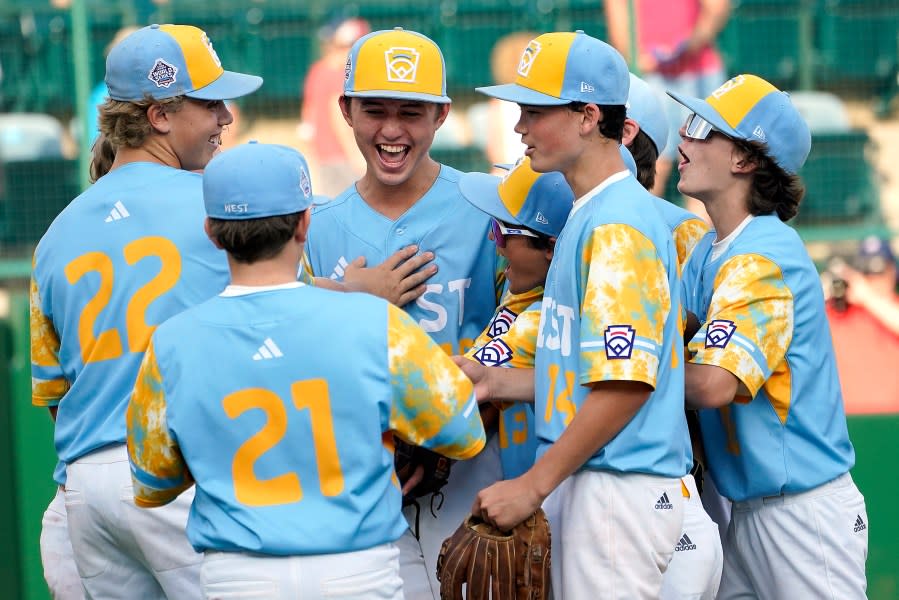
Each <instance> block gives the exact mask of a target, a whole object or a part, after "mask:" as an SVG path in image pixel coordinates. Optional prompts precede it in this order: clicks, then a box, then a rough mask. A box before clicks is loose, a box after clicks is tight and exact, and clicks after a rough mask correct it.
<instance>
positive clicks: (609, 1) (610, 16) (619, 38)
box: [603, 0, 631, 64]
mask: <svg viewBox="0 0 899 600" xmlns="http://www.w3.org/2000/svg"><path fill="white" fill-rule="evenodd" d="M603 7H604V9H605V14H606V28H607V29H608V32H609V43H610V44H611V45H612V46H614V47H615V49H616V50H618V52H620V53H621V55H622V56H623V57H624V59H625V60H626V61H627V62H628V64H631V32H630V20H629V16H628V0H606V1H605V2H604V4H603Z"/></svg>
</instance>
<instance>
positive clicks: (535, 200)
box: [459, 157, 574, 237]
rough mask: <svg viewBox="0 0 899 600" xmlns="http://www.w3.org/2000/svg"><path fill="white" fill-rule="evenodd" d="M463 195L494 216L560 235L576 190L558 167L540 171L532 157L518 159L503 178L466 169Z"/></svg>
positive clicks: (546, 233) (532, 228)
mask: <svg viewBox="0 0 899 600" xmlns="http://www.w3.org/2000/svg"><path fill="white" fill-rule="evenodd" d="M459 191H461V192H462V196H463V197H464V198H465V199H466V200H468V201H469V202H470V203H472V204H473V205H474V206H475V207H477V208H479V209H481V210H482V211H484V212H485V213H487V214H488V215H490V216H491V217H493V218H495V219H499V220H500V221H503V222H504V223H510V224H513V225H518V226H521V227H525V228H527V229H530V230H532V231H536V232H538V233H542V234H543V235H547V236H552V237H558V235H559V233H560V232H561V231H562V227H563V226H564V225H565V221H566V220H567V219H568V213H570V212H571V207H572V205H573V204H574V193H573V192H572V191H571V188H570V187H569V186H568V182H566V181H565V177H563V176H562V174H561V173H559V172H557V171H552V172H550V173H537V172H536V171H534V170H533V169H532V168H531V159H530V158H528V157H524V158H521V159H519V161H518V162H517V163H515V165H514V166H512V168H511V170H510V171H509V172H508V173H506V174H505V175H504V176H503V177H502V178H500V177H497V176H496V175H488V174H486V173H465V174H463V175H462V177H461V178H460V179H459Z"/></svg>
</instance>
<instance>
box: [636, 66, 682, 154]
mask: <svg viewBox="0 0 899 600" xmlns="http://www.w3.org/2000/svg"><path fill="white" fill-rule="evenodd" d="M630 80H631V86H630V92H629V93H628V96H627V104H626V105H625V106H626V107H627V117H628V118H629V119H633V120H634V121H636V122H637V125H639V126H640V131H642V132H643V133H645V134H646V135H647V136H648V137H649V139H650V140H651V141H652V143H653V144H655V147H656V151H657V152H658V153H659V154H661V153H662V152H664V151H665V146H667V145H668V117H667V115H666V113H665V106H664V105H663V104H662V98H660V97H659V95H658V94H657V93H656V92H655V91H654V90H653V89H652V88H651V87H649V84H648V83H646V82H645V81H643V80H642V79H640V78H639V77H637V76H636V75H634V74H633V73H631V74H630ZM665 100H667V101H668V102H671V101H670V100H668V99H667V98H666V99H665ZM632 160H633V159H632Z"/></svg>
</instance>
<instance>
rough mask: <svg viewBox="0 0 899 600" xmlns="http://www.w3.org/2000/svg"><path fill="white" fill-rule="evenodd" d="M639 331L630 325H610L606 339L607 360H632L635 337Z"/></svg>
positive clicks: (606, 332) (605, 335) (605, 334)
mask: <svg viewBox="0 0 899 600" xmlns="http://www.w3.org/2000/svg"><path fill="white" fill-rule="evenodd" d="M636 334H637V331H636V330H635V329H634V328H633V327H631V326H630V325H609V326H608V327H607V328H606V330H605V332H604V334H603V335H604V337H605V341H606V358H607V359H609V360H613V359H619V358H630V357H631V353H632V352H633V351H634V337H635V336H636Z"/></svg>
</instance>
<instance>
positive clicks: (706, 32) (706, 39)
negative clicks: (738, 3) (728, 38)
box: [684, 0, 730, 54]
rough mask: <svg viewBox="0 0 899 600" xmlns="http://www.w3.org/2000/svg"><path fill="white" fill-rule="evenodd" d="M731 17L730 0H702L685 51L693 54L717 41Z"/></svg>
mask: <svg viewBox="0 0 899 600" xmlns="http://www.w3.org/2000/svg"><path fill="white" fill-rule="evenodd" d="M729 17H730V0H700V1H699V18H697V20H696V25H695V26H694V27H693V31H692V32H691V33H690V37H689V38H687V43H686V48H685V50H684V52H685V53H686V54H691V53H693V52H697V51H699V50H701V49H702V48H705V47H706V46H708V45H709V44H711V43H713V42H714V41H715V38H717V37H718V34H719V33H721V30H722V29H724V26H725V25H727V20H728V18H729Z"/></svg>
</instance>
